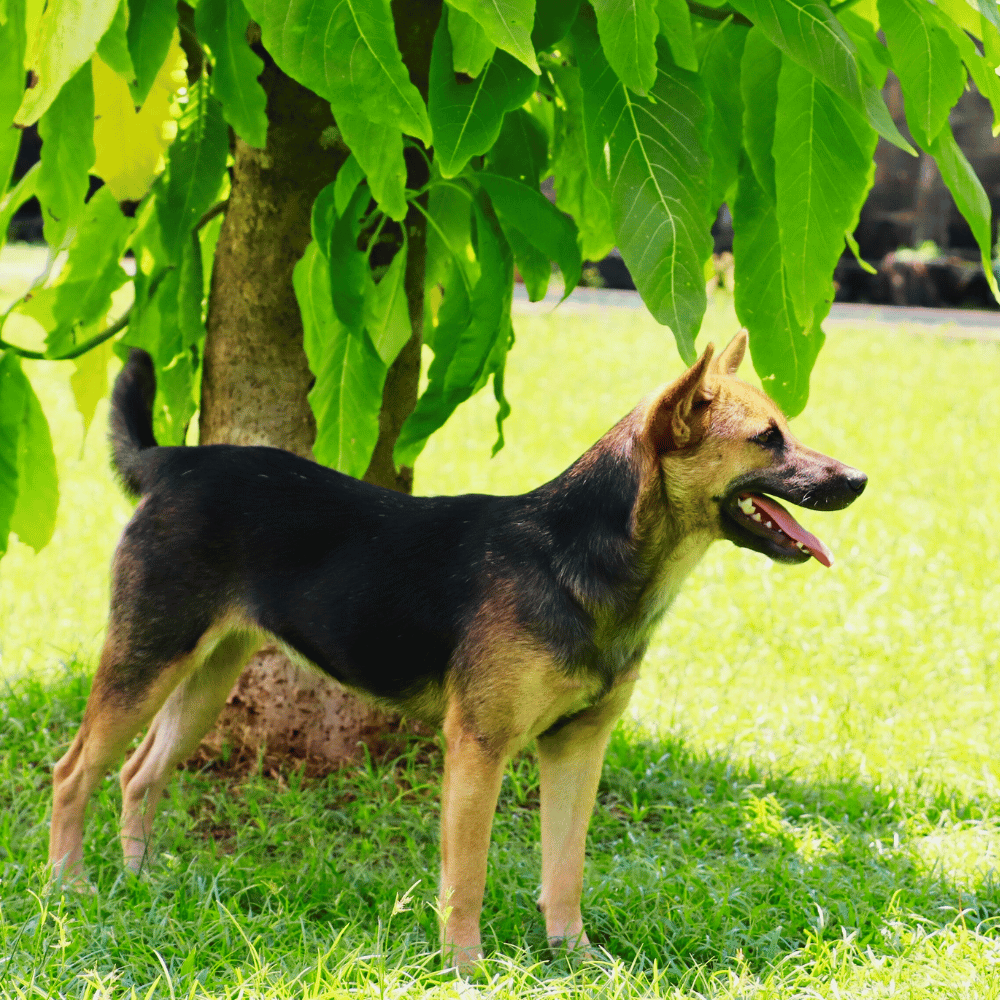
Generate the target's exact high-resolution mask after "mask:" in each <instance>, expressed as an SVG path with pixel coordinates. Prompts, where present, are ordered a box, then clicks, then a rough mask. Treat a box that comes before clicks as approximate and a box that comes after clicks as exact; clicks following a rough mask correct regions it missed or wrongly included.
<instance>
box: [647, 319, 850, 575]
mask: <svg viewBox="0 0 1000 1000" xmlns="http://www.w3.org/2000/svg"><path fill="white" fill-rule="evenodd" d="M746 346H747V334H746V331H742V330H741V331H740V333H738V334H737V335H736V337H734V338H733V340H732V341H731V343H730V344H729V346H728V347H726V349H725V350H724V351H722V353H721V354H719V355H718V356H717V357H716V356H714V353H715V352H714V349H713V347H712V345H711V344H710V345H709V346H708V347H707V348H706V349H705V352H704V354H702V356H701V357H700V358H699V359H698V360H697V361H696V362H695V363H694V364H693V365H692V366H691V367H690V368H689V369H688V370H687V371H686V372H685V373H684V374H683V375H682V376H681V377H680V378H679V379H677V380H676V381H675V382H673V383H671V384H670V385H668V386H666V387H665V388H664V389H662V390H660V391H659V392H658V393H657V394H655V395H654V396H653V397H651V399H650V400H649V402H648V404H647V405H646V407H645V408H644V412H643V420H642V429H641V439H642V440H643V442H644V443H645V445H646V450H647V454H649V455H650V457H652V456H655V460H656V461H657V462H658V464H659V467H660V469H661V471H662V482H663V486H664V490H665V492H666V500H667V509H668V512H669V515H670V516H671V517H672V518H673V519H674V520H675V522H677V525H678V527H679V528H680V529H681V530H683V531H686V532H689V531H706V530H707V531H708V532H710V533H711V534H712V536H713V537H715V538H728V539H729V540H730V541H732V542H735V544H737V545H741V546H743V547H744V548H748V549H755V550H756V551H757V552H763V553H764V555H766V556H770V558H772V559H776V560H778V561H780V562H805V561H806V560H807V559H809V558H810V557H811V556H815V558H816V559H818V560H819V561H820V562H821V563H823V564H824V565H825V566H829V565H830V563H831V561H832V556H831V554H830V551H829V550H828V549H827V547H826V546H825V545H824V544H823V543H822V542H821V541H820V540H819V539H818V538H816V537H815V536H814V535H812V534H810V533H809V532H808V531H806V530H805V529H804V528H803V527H802V526H801V525H799V524H798V523H797V522H796V520H795V518H793V517H792V515H791V514H790V513H789V512H788V511H787V510H785V508H784V507H782V506H781V504H779V503H778V502H777V500H779V499H780V500H786V501H788V502H789V503H792V504H797V505H798V506H800V507H808V508H810V509H812V510H840V509H842V508H844V507H846V506H847V505H848V504H850V503H852V502H853V501H854V500H855V499H856V498H857V497H858V496H860V494H861V492H862V491H863V490H864V488H865V484H866V483H867V482H868V477H867V476H866V475H865V474H864V473H863V472H860V471H859V470H858V469H852V468H851V467H850V466H848V465H844V464H843V463H842V462H838V461H837V460H836V459H833V458H828V457H827V456H826V455H821V454H820V453H819V452H816V451H813V450H812V449H811V448H807V447H805V445H803V444H802V443H801V442H800V441H798V440H796V438H795V437H794V436H793V435H792V433H791V432H790V431H789V429H788V423H787V421H786V420H785V418H784V416H783V415H782V413H781V411H780V410H779V409H778V407H777V406H776V405H775V404H774V402H773V401H772V400H771V399H770V398H769V397H768V396H766V395H765V394H764V393H763V392H761V391H760V390H759V389H756V388H754V387H753V386H751V385H748V384H747V383H746V382H743V381H741V380H740V379H738V378H736V371H737V369H738V368H739V366H740V362H741V361H742V360H743V356H744V354H745V352H746Z"/></svg>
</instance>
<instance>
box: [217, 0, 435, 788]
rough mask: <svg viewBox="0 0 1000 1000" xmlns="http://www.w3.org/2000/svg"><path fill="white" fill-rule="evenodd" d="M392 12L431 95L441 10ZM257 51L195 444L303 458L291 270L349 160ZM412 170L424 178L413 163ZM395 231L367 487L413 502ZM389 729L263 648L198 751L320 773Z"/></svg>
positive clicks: (413, 282)
mask: <svg viewBox="0 0 1000 1000" xmlns="http://www.w3.org/2000/svg"><path fill="white" fill-rule="evenodd" d="M397 6H398V7H400V8H402V9H400V10H396V8H397ZM393 8H394V13H395V14H396V17H397V24H401V25H405V28H404V29H403V30H400V33H399V34H400V38H399V41H400V47H401V49H402V51H403V56H404V59H405V60H406V62H407V65H408V66H410V67H411V76H412V77H413V80H414V83H415V84H416V85H417V86H418V87H419V88H420V89H421V91H422V92H423V93H424V95H425V96H426V93H427V71H428V64H429V57H430V48H431V40H432V38H433V32H434V29H435V27H436V25H437V20H438V15H439V9H440V5H439V4H438V3H430V4H428V3H422V2H420V0H407V2H406V3H401V4H396V3H394V4H393ZM261 54H262V55H264V58H265V61H266V68H265V71H264V74H263V76H262V77H261V83H262V84H263V86H264V89H265V91H266V92H267V95H268V106H267V115H268V136H267V147H266V149H264V150H258V149H254V148H253V147H251V146H248V145H246V144H245V143H243V142H242V141H240V140H239V139H238V138H237V139H236V140H235V147H234V161H235V162H234V166H233V171H232V192H231V195H230V200H229V205H228V208H227V210H226V216H225V220H224V222H223V225H222V231H221V233H220V236H219V242H218V246H217V249H216V256H215V263H214V270H213V278H212V292H211V299H210V302H209V311H208V336H207V338H206V341H205V358H204V372H203V378H202V398H201V417H200V431H201V438H200V440H201V442H202V443H203V444H213V443H219V442H229V443H235V444H264V445H271V446H275V447H281V448H286V449H288V450H289V451H293V452H296V453H297V454H299V455H304V456H307V457H311V449H312V444H313V441H314V439H315V433H316V427H315V422H314V420H313V416H312V411H311V410H310V408H309V404H308V401H307V398H306V397H307V394H308V391H309V389H310V387H311V385H312V374H311V372H310V371H309V367H308V365H307V362H306V357H305V353H304V351H303V348H302V323H301V318H300V315H299V309H298V304H297V302H296V299H295V293H294V290H293V287H292V270H293V268H294V267H295V264H296V263H297V262H298V260H299V259H300V258H301V256H302V254H303V253H304V252H305V249H306V246H307V245H308V243H309V240H310V238H311V234H310V227H309V219H310V211H311V208H312V203H313V199H314V198H315V197H316V195H317V194H318V192H319V191H320V190H321V189H322V188H323V187H324V186H325V185H326V184H328V183H330V181H332V180H333V179H334V178H335V176H336V173H337V170H338V169H339V168H340V166H341V165H342V164H343V162H344V161H345V159H346V158H347V151H346V149H345V147H344V146H343V143H342V142H340V140H339V134H338V133H337V131H336V128H335V124H334V121H333V118H332V116H331V113H330V107H329V105H328V104H326V103H325V102H324V101H323V100H322V99H320V98H318V97H316V95H315V94H313V93H312V92H310V91H308V90H306V89H305V88H303V87H301V86H300V85H299V84H297V83H295V81H293V80H291V79H289V78H288V77H287V76H285V75H284V74H283V73H282V72H281V71H280V70H278V69H277V67H276V66H275V65H274V64H273V62H272V61H271V60H270V59H268V58H267V56H266V54H265V53H263V52H261ZM413 67H416V69H415V70H414V69H413ZM420 163H422V160H421V161H420ZM414 165H415V167H416V169H418V170H419V169H421V167H420V165H419V164H417V162H416V159H415V161H414ZM404 225H406V227H407V236H408V239H409V255H408V260H407V272H406V290H407V294H408V301H409V312H410V319H411V322H412V326H413V335H412V337H411V339H410V341H409V342H408V343H407V344H406V345H405V346H404V348H403V350H402V352H401V353H400V355H399V357H398V358H397V360H396V362H395V363H394V364H393V365H392V366H391V368H390V369H389V372H388V376H387V378H386V383H385V390H384V393H383V402H382V412H381V415H380V434H379V440H378V444H377V445H376V448H375V453H374V455H373V456H372V461H371V464H370V466H369V468H368V471H367V473H366V475H365V478H366V479H367V480H368V481H369V482H373V483H378V484H379V485H382V486H386V487H389V488H391V489H398V490H402V491H404V492H410V491H411V490H412V484H413V470H412V469H405V468H404V469H401V470H399V471H398V472H397V470H396V468H395V465H394V464H393V461H392V449H393V445H394V444H395V441H396V438H397V437H398V435H399V430H400V427H401V426H402V424H403V421H404V420H405V419H406V417H407V416H408V415H409V413H410V412H411V411H412V409H413V407H414V404H415V402H416V397H417V385H418V381H419V376H420V345H421V342H422V336H421V334H422V327H423V313H424V304H423V289H424V261H425V252H424V248H425V223H424V219H423V216H422V215H421V214H420V213H419V212H417V211H416V210H413V209H411V210H410V213H409V215H408V216H407V218H406V220H405V222H404ZM398 726H399V718H398V716H394V715H391V714H389V713H387V712H385V711H382V710H380V709H376V708H374V707H373V706H371V705H370V704H368V703H367V702H365V701H363V700H361V699H359V698H357V697H355V696H354V695H352V694H350V693H348V692H347V691H345V690H344V689H343V688H341V687H340V686H339V685H337V684H336V683H335V682H333V681H331V680H327V679H326V678H325V677H323V676H321V675H319V674H318V672H315V671H310V670H307V669H302V668H300V667H297V666H296V665H295V664H293V663H291V662H290V661H289V660H288V659H287V658H286V657H285V656H284V655H283V654H282V653H281V652H280V651H279V650H278V649H276V648H274V647H270V648H267V649H264V650H262V651H261V652H260V653H258V654H257V655H256V656H254V657H253V659H251V661H250V663H249V664H248V665H247V667H246V669H245V670H244V671H243V674H242V675H241V677H240V679H239V681H237V683H236V685H235V687H234V688H233V691H232V692H231V693H230V696H229V699H228V703H227V705H226V708H225V709H224V710H223V713H222V715H221V716H220V719H219V722H218V724H217V726H216V728H215V730H214V731H213V733H211V734H210V735H209V736H208V737H207V739H206V741H205V742H206V748H207V749H208V751H209V752H210V753H211V752H218V750H219V749H220V748H221V746H222V744H223V742H225V743H228V744H229V745H231V746H232V745H235V746H236V747H238V748H240V749H245V750H249V751H250V752H251V753H256V752H257V751H259V750H260V749H261V748H264V747H266V748H267V751H268V752H269V753H270V754H276V755H279V756H282V757H294V758H297V759H306V760H308V761H309V763H310V765H311V766H312V767H314V768H320V769H321V768H323V767H330V766H334V765H336V764H338V763H342V762H343V761H345V760H347V759H350V758H352V757H354V756H356V755H357V753H358V751H359V747H360V744H362V743H364V744H366V745H368V746H369V747H373V748H378V747H380V746H381V745H382V744H383V743H384V741H385V737H386V736H387V735H388V734H390V733H392V732H394V731H396V730H397V729H398Z"/></svg>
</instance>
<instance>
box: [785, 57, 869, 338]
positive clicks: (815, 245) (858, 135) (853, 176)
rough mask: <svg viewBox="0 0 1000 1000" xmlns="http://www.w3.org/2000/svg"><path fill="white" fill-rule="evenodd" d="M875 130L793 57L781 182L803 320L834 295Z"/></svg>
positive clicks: (792, 285) (788, 66) (791, 278)
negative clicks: (836, 271) (835, 274)
mask: <svg viewBox="0 0 1000 1000" xmlns="http://www.w3.org/2000/svg"><path fill="white" fill-rule="evenodd" d="M875 143H876V136H875V134H874V132H873V131H872V130H871V128H869V127H868V125H867V124H866V122H865V120H864V119H863V118H862V117H861V115H860V114H858V113H857V112H856V111H854V110H853V109H852V108H849V107H848V106H847V105H846V104H845V103H844V102H843V101H841V100H840V99H839V98H838V97H837V96H836V95H835V94H833V93H832V92H831V91H830V90H829V89H828V88H827V87H825V86H824V85H823V84H822V83H820V81H819V80H818V79H817V78H816V77H815V76H813V75H812V74H811V73H809V72H808V71H807V70H804V69H803V68H802V67H801V66H799V65H798V63H795V62H793V61H792V60H791V59H783V60H782V67H781V74H780V76H779V77H778V109H777V117H776V120H775V130H774V161H775V187H776V193H777V199H776V201H777V215H778V228H779V231H780V233H781V252H782V259H783V260H784V263H785V269H786V274H787V282H788V292H789V295H790V297H791V299H792V302H793V303H794V305H795V315H796V317H797V319H798V321H799V323H800V324H801V325H802V326H808V325H809V324H810V323H811V322H812V319H813V315H814V313H815V310H816V307H817V305H819V303H820V302H823V301H830V300H832V297H833V284H832V281H831V275H832V274H833V269H834V267H835V266H836V263H837V260H838V258H839V257H840V255H841V253H842V252H843V249H844V234H845V233H846V232H847V231H848V229H849V227H850V226H851V222H852V220H853V219H854V217H855V215H856V213H857V211H858V208H859V206H860V204H861V202H862V201H863V199H864V197H865V195H866V194H867V193H868V185H869V180H870V175H869V166H870V164H871V161H872V156H873V155H874V152H875Z"/></svg>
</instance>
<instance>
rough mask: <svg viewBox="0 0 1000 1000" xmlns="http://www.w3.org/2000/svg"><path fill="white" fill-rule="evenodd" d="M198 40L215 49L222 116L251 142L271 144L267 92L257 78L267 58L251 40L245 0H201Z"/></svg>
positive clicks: (197, 13) (260, 146)
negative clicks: (268, 141) (250, 44)
mask: <svg viewBox="0 0 1000 1000" xmlns="http://www.w3.org/2000/svg"><path fill="white" fill-rule="evenodd" d="M194 23H195V27H196V28H197V30H198V40H199V41H200V42H203V43H204V44H206V45H207V46H208V47H209V48H210V49H211V51H212V63H213V65H212V93H213V94H214V95H215V97H217V98H218V99H219V101H220V102H221V103H222V116H223V118H225V119H226V121H227V122H229V124H230V125H232V126H233V129H234V130H235V132H236V134H237V135H238V136H239V137H240V138H241V139H242V140H243V141H244V142H245V143H247V144H248V145H250V146H255V147H256V148H257V149H263V148H264V147H265V146H266V145H267V94H265V93H264V88H263V87H262V86H261V85H260V84H259V83H258V82H257V78H258V77H259V76H260V74H261V73H262V72H263V71H264V60H263V59H261V58H260V57H259V56H258V55H257V54H256V53H255V52H254V51H253V50H252V49H251V48H250V46H249V45H248V44H247V25H249V23H250V15H249V14H248V13H247V9H246V7H244V6H243V3H242V2H241V0H200V3H199V4H198V6H197V8H196V9H195V14H194Z"/></svg>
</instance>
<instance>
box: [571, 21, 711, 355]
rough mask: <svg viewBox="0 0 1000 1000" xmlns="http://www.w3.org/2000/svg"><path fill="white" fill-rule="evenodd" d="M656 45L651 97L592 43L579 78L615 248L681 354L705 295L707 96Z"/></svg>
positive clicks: (690, 343)
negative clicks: (604, 165) (599, 125)
mask: <svg viewBox="0 0 1000 1000" xmlns="http://www.w3.org/2000/svg"><path fill="white" fill-rule="evenodd" d="M579 40H580V41H583V40H584V38H583V36H582V35H581V36H579ZM577 51H578V53H579V52H580V48H579V44H578V49H577ZM657 51H658V54H659V65H660V73H659V76H658V78H657V81H656V86H655V87H654V88H653V91H652V98H653V100H652V101H650V100H642V101H639V100H637V99H636V98H635V96H634V95H633V94H632V93H631V92H630V91H629V90H628V89H626V87H625V86H624V85H623V84H622V83H621V81H620V80H618V78H617V77H616V76H615V74H614V73H613V72H611V71H610V70H608V71H603V70H600V66H599V64H600V61H601V60H600V54H599V53H595V52H594V51H593V47H592V45H591V51H590V53H589V54H588V59H587V63H588V65H587V68H586V69H584V70H583V72H582V80H583V87H584V90H585V91H587V90H588V89H590V90H592V93H593V96H594V99H595V101H596V102H598V103H599V105H600V107H601V108H602V111H603V115H602V120H603V123H604V130H605V132H606V133H607V134H608V136H609V139H608V148H609V156H610V169H611V219H612V223H613V225H614V231H615V236H616V237H617V242H618V248H619V249H620V250H621V254H622V257H623V259H624V260H625V263H626V264H627V265H628V269H629V272H630V273H631V275H632V279H633V280H634V281H635V285H636V288H637V289H638V290H639V293H640V294H641V295H642V300H643V302H645V303H646V306H647V307H648V309H649V311H650V312H651V313H652V314H653V316H654V317H655V318H656V319H657V321H658V322H660V323H663V324H666V325H668V326H669V327H670V329H671V330H672V331H673V334H674V337H675V338H676V340H677V347H678V350H679V351H680V353H681V357H683V358H684V359H685V360H686V361H688V362H689V363H690V362H692V361H693V360H694V355H695V351H694V338H695V335H696V334H697V332H698V329H699V327H700V326H701V320H702V316H703V315H704V312H705V305H706V296H705V276H704V269H703V266H704V262H705V260H707V259H708V256H709V254H711V252H712V241H711V237H710V234H709V228H710V227H709V218H708V207H709V206H708V202H709V177H710V170H711V161H710V159H709V157H708V154H707V153H706V151H705V150H706V146H707V144H708V134H709V129H710V127H711V103H710V101H709V97H708V94H707V93H706V91H705V86H704V83H703V81H702V80H701V78H700V77H697V76H695V75H694V74H692V73H688V72H687V71H686V70H682V69H678V68H677V67H676V66H675V65H674V64H673V60H672V59H671V57H670V52H669V49H668V48H667V44H666V42H665V41H663V39H660V40H659V41H658V42H657ZM595 63H596V64H597V65H596V66H595ZM595 70H599V71H596V72H595Z"/></svg>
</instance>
